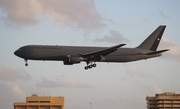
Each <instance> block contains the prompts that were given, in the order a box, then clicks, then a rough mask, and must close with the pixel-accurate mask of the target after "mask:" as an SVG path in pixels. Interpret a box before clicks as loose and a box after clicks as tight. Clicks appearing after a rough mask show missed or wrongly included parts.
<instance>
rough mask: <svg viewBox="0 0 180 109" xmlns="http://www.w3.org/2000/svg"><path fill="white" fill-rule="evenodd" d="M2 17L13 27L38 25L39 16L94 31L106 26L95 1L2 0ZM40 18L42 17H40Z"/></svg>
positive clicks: (0, 3) (0, 0)
mask: <svg viewBox="0 0 180 109" xmlns="http://www.w3.org/2000/svg"><path fill="white" fill-rule="evenodd" d="M0 8H2V9H3V11H4V12H5V13H7V15H6V16H1V20H4V21H5V22H6V23H7V24H9V25H13V26H19V27H20V26H24V25H36V24H38V23H39V21H40V19H38V17H39V16H43V17H46V16H47V15H48V16H50V17H51V18H52V19H53V20H54V21H55V22H58V23H61V24H64V25H68V26H72V27H76V28H81V29H86V30H93V29H98V28H102V27H104V26H105V24H104V23H102V20H103V18H102V17H101V15H100V14H99V13H98V12H97V10H96V7H95V3H94V1H93V0H13V1H12V0H0ZM39 18H40V17H39Z"/></svg>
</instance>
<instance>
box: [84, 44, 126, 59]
mask: <svg viewBox="0 0 180 109" xmlns="http://www.w3.org/2000/svg"><path fill="white" fill-rule="evenodd" d="M124 45H126V44H119V45H115V46H112V47H109V48H106V49H102V50H98V51H93V52H89V53H84V54H82V55H81V56H82V57H83V58H87V59H89V60H93V59H98V58H100V57H101V56H106V55H108V54H110V53H112V52H114V51H116V50H117V49H118V48H119V47H122V46H124Z"/></svg>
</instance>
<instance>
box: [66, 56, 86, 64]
mask: <svg viewBox="0 0 180 109" xmlns="http://www.w3.org/2000/svg"><path fill="white" fill-rule="evenodd" d="M83 60H84V58H82V57H81V56H80V55H68V56H67V59H66V60H64V61H63V62H64V65H73V64H77V63H80V62H81V61H83Z"/></svg>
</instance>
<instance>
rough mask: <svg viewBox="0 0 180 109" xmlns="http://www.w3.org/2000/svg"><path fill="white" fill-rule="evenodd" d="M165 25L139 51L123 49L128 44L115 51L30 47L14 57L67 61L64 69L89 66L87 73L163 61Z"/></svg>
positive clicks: (152, 34) (86, 48)
mask: <svg viewBox="0 0 180 109" xmlns="http://www.w3.org/2000/svg"><path fill="white" fill-rule="evenodd" d="M165 28H166V26H165V25H160V26H159V27H158V28H157V29H156V30H155V31H154V32H152V33H151V34H150V35H149V36H148V37H147V38H146V39H145V40H144V41H143V42H142V43H141V44H140V45H139V46H137V47H135V48H121V47H123V46H124V45H126V44H118V45H115V46H112V47H85V46H57V45H55V46H52V45H27V46H23V47H20V48H19V49H18V50H16V51H15V52H14V54H15V55H16V56H18V57H20V58H23V59H24V60H25V66H28V63H27V61H28V60H43V61H46V60H47V61H63V63H64V65H73V64H78V63H80V62H86V64H87V65H86V66H85V67H84V68H85V70H87V69H91V68H92V67H96V62H131V61H137V60H142V59H145V60H146V59H148V58H154V57H159V56H161V55H162V53H163V52H165V51H168V50H169V49H164V50H159V51H156V50H157V47H158V45H159V42H160V40H161V37H162V35H163V32H164V30H165Z"/></svg>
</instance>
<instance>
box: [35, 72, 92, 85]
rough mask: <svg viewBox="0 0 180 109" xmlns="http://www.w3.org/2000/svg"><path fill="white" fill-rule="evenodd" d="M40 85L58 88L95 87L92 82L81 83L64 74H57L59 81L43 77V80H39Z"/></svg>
mask: <svg viewBox="0 0 180 109" xmlns="http://www.w3.org/2000/svg"><path fill="white" fill-rule="evenodd" d="M37 86H38V87H45V88H57V87H67V88H93V86H91V85H90V84H81V83H79V82H77V81H76V80H74V79H73V78H70V77H65V76H63V75H59V76H57V81H52V80H49V79H47V78H44V77H43V78H42V81H41V82H37Z"/></svg>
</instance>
